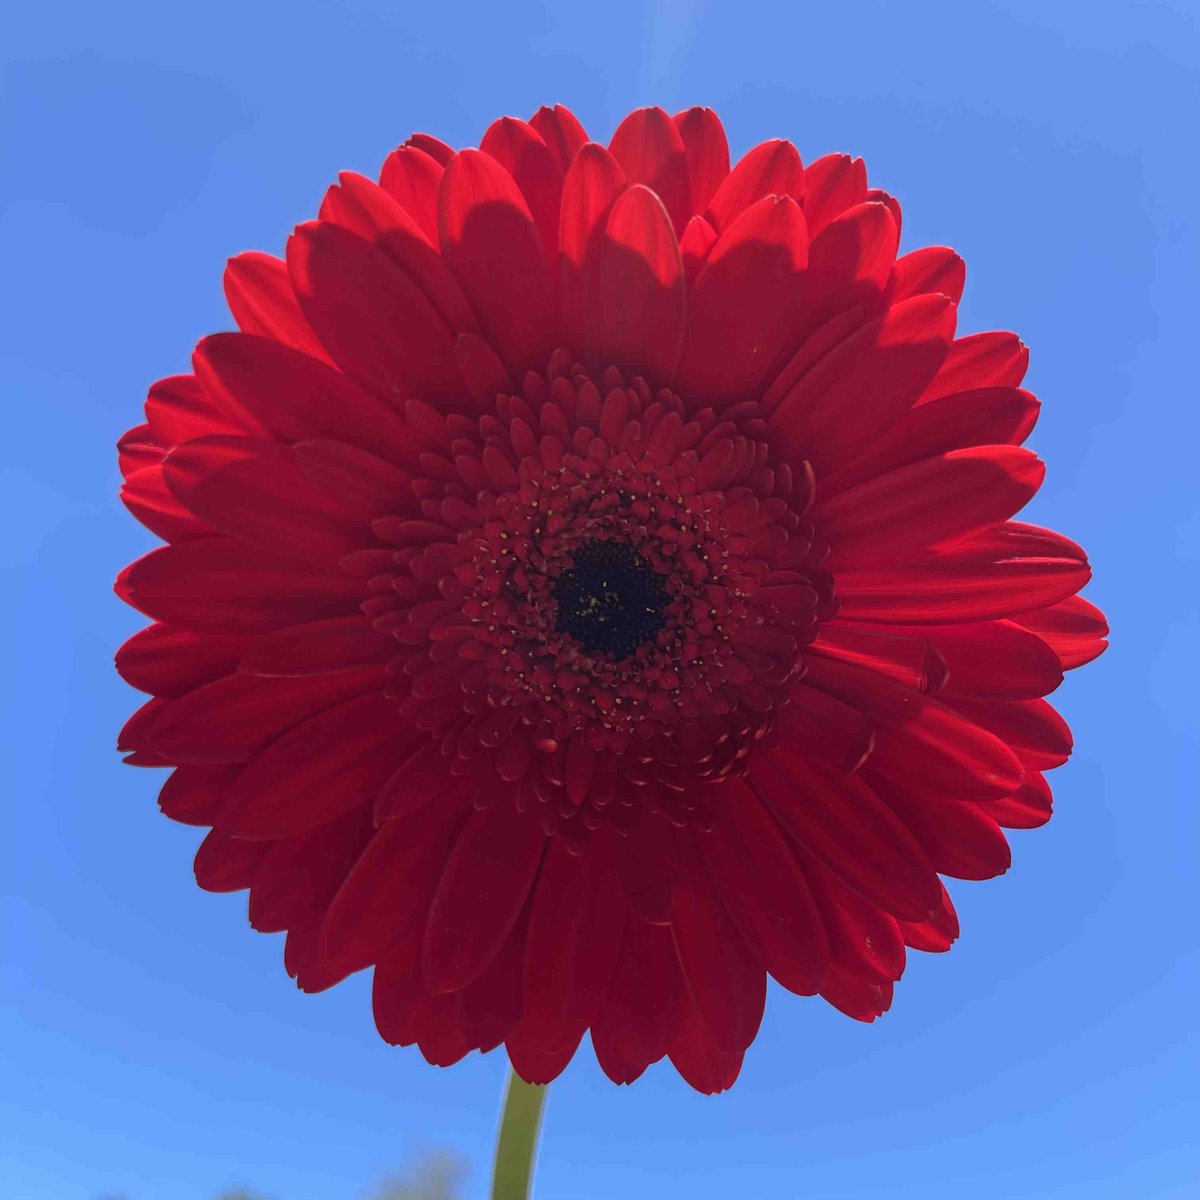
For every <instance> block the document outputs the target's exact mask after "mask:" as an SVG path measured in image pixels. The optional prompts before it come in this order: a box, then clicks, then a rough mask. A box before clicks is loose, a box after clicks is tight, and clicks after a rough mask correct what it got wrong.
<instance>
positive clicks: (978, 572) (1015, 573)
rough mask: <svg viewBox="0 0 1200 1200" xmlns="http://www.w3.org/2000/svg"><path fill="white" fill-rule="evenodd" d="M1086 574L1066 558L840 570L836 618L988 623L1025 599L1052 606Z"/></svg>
mask: <svg viewBox="0 0 1200 1200" xmlns="http://www.w3.org/2000/svg"><path fill="white" fill-rule="evenodd" d="M957 549H958V548H956V550H957ZM1090 576H1091V571H1090V570H1089V569H1088V566H1087V564H1086V563H1081V562H1077V561H1074V560H1072V559H1066V558H1013V559H1007V560H993V561H990V562H989V561H976V560H972V559H970V558H969V557H967V558H956V557H954V556H947V557H946V558H943V559H941V560H940V561H937V562H933V563H929V564H927V565H922V566H919V567H906V568H903V569H893V570H890V571H854V572H851V571H846V572H843V573H841V574H840V575H839V576H838V581H837V595H838V601H839V604H840V610H839V611H840V614H841V616H843V617H845V618H847V619H848V620H852V621H882V622H900V623H903V624H906V625H907V624H923V623H925V624H943V623H946V622H959V621H988V620H992V619H994V618H997V617H1009V616H1012V615H1013V614H1014V612H1018V611H1020V610H1021V609H1023V608H1027V607H1028V606H1029V604H1030V602H1033V603H1042V604H1053V603H1055V601H1058V600H1062V599H1063V598H1064V597H1066V596H1070V595H1073V594H1074V593H1075V592H1077V591H1079V589H1080V588H1081V587H1083V585H1084V584H1085V583H1087V581H1088V579H1089V578H1090Z"/></svg>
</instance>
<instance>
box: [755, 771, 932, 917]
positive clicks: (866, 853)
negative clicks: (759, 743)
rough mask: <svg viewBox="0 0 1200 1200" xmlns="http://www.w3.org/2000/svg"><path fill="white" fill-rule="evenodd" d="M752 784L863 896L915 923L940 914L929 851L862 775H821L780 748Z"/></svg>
mask: <svg viewBox="0 0 1200 1200" xmlns="http://www.w3.org/2000/svg"><path fill="white" fill-rule="evenodd" d="M750 779H751V784H752V786H753V787H754V790H755V791H756V792H757V793H758V794H759V795H760V796H761V797H762V799H763V800H764V801H765V802H766V803H767V806H768V807H769V808H770V809H771V811H772V812H774V814H775V815H776V817H778V818H779V820H780V822H781V823H782V824H783V826H784V828H785V829H786V830H787V831H788V832H789V833H790V834H791V835H792V836H793V837H794V838H795V839H796V840H797V841H798V842H799V843H800V845H801V846H803V847H804V848H805V849H806V850H807V851H808V852H809V853H810V854H813V855H814V856H815V857H817V858H818V859H820V860H821V862H822V863H824V864H825V866H827V867H828V868H829V869H830V870H831V871H833V872H834V873H835V874H836V875H837V876H838V877H839V878H840V879H842V880H843V881H844V882H845V883H846V884H847V885H848V886H850V887H852V888H853V889H854V890H855V891H856V892H858V893H859V894H860V895H861V896H863V897H865V898H866V899H867V900H870V901H871V902H872V903H873V904H877V905H879V907H880V908H882V909H884V910H885V911H887V912H889V913H891V914H892V915H893V916H897V917H907V918H909V919H913V920H922V919H924V918H925V917H926V916H928V914H929V913H931V912H933V910H934V909H935V908H936V906H937V895H938V881H937V876H936V875H935V874H934V871H933V867H932V866H931V865H930V863H929V860H928V859H927V858H926V856H925V853H924V851H923V850H922V849H921V847H920V845H919V844H918V843H917V841H916V840H915V839H914V838H913V836H912V835H911V834H910V833H909V832H908V830H907V829H906V828H905V827H904V825H903V823H902V822H901V821H900V820H899V818H898V817H897V816H896V815H895V813H893V812H892V810H891V809H890V808H888V806H887V805H886V804H885V803H884V802H883V801H882V800H880V798H879V797H878V796H877V795H876V794H875V793H874V792H873V791H872V790H871V788H870V787H868V786H867V784H866V783H865V782H864V781H863V780H862V779H861V778H860V777H859V776H857V775H843V776H838V777H833V776H830V775H826V774H825V773H824V772H818V771H817V770H815V769H814V768H813V767H812V766H810V765H809V764H808V763H806V762H805V761H803V760H802V759H801V758H800V757H799V756H797V755H795V754H792V753H791V752H790V750H789V749H788V748H786V747H782V748H781V749H780V750H777V751H776V752H775V754H774V755H773V756H771V757H770V758H767V757H765V756H760V757H759V759H756V760H755V761H754V763H753V766H752V773H751V776H750Z"/></svg>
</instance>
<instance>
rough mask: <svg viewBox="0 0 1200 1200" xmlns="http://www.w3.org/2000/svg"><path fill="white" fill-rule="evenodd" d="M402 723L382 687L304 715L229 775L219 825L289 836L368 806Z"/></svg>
mask: <svg viewBox="0 0 1200 1200" xmlns="http://www.w3.org/2000/svg"><path fill="white" fill-rule="evenodd" d="M402 728H403V723H402V721H401V718H400V713H399V711H398V709H397V706H396V704H395V701H392V700H389V699H387V698H386V697H385V696H384V695H383V693H382V692H375V693H371V694H368V695H365V696H358V697H356V698H355V699H353V700H348V701H346V702H345V703H344V704H339V705H337V706H336V707H334V708H330V709H327V710H326V711H324V712H321V713H318V714H317V715H316V716H313V717H310V718H309V719H308V720H307V721H304V722H303V723H302V724H300V725H297V726H296V727H295V728H294V729H291V730H289V731H288V732H287V733H285V734H284V735H283V736H282V737H281V738H279V739H278V740H277V741H275V742H273V743H272V744H271V745H270V746H268V747H267V748H266V749H264V750H263V751H261V752H260V753H259V754H258V755H256V756H255V757H254V758H253V759H252V760H251V761H250V763H249V764H248V765H247V767H246V769H245V770H244V771H243V772H242V773H241V775H239V776H238V777H237V779H236V780H234V782H233V785H232V786H231V787H230V788H229V790H228V792H227V793H226V796H225V805H224V807H223V808H222V810H221V817H220V821H219V822H218V824H219V826H220V828H222V829H224V830H225V831H226V832H227V833H231V834H233V835H235V836H237V837H252V838H281V837H294V836H295V835H296V834H299V833H305V832H307V831H308V830H309V829H312V828H314V827H315V826H317V825H321V824H324V823H325V822H326V821H332V820H333V819H334V818H335V817H340V816H341V815H342V814H343V813H344V812H347V811H349V810H350V809H351V808H356V807H358V806H359V805H370V804H371V803H372V801H373V800H374V798H375V793H376V792H377V791H378V790H379V788H380V787H382V785H383V783H384V781H385V780H386V779H387V777H388V776H389V775H390V774H391V773H392V771H393V770H394V769H395V750H394V743H395V741H396V738H397V736H398V734H399V732H400V731H401V730H402Z"/></svg>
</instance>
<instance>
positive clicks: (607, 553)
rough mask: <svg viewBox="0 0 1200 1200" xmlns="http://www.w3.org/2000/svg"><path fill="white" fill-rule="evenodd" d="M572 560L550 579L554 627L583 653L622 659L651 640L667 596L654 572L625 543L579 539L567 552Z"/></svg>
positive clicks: (663, 582) (662, 619)
mask: <svg viewBox="0 0 1200 1200" xmlns="http://www.w3.org/2000/svg"><path fill="white" fill-rule="evenodd" d="M571 558H572V560H573V562H574V565H573V566H571V567H568V568H567V570H565V571H563V573H562V574H561V575H560V576H559V577H558V579H557V580H556V581H555V584H554V588H553V590H552V593H551V594H552V595H553V597H554V599H555V602H556V603H557V605H558V618H557V620H556V622H555V629H557V630H558V632H559V633H565V634H569V635H570V636H571V637H573V638H575V639H576V641H578V642H579V644H580V645H581V646H582V647H583V648H584V650H586V651H587V652H588V653H589V654H611V655H612V656H613V658H615V659H622V658H628V657H629V655H631V654H632V653H633V652H634V651H635V650H636V649H637V648H638V647H639V646H640V645H642V644H643V643H644V642H650V641H653V640H654V639H655V638H656V637H657V636H658V633H659V630H661V629H662V627H663V625H664V624H665V622H666V617H665V616H664V615H663V609H664V608H665V607H666V606H667V603H668V601H669V600H670V596H669V595H668V594H667V587H666V585H667V578H666V576H665V575H660V574H659V573H658V572H657V571H655V570H654V568H653V567H652V566H651V565H650V564H649V563H648V562H647V561H646V560H645V559H644V558H643V557H642V556H641V555H640V554H638V552H637V551H636V550H634V548H633V547H632V546H630V545H628V544H627V543H625V542H615V541H599V540H594V541H589V542H584V543H583V544H582V545H580V546H579V548H578V549H577V550H575V551H574V553H573V554H572V555H571Z"/></svg>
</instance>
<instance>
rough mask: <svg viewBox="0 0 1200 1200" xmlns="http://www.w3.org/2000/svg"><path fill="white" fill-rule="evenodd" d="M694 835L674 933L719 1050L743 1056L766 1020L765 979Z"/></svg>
mask: <svg viewBox="0 0 1200 1200" xmlns="http://www.w3.org/2000/svg"><path fill="white" fill-rule="evenodd" d="M690 838H691V835H690V833H686V832H685V833H683V834H681V835H680V842H681V846H686V847H687V856H686V865H685V869H684V873H683V876H682V881H681V885H680V888H679V890H678V891H677V892H676V893H675V903H674V905H673V906H672V910H671V933H672V935H673V937H674V939H675V950H676V952H677V953H678V955H679V965H680V967H681V968H682V971H683V978H684V981H685V982H686V984H687V990H688V994H689V995H690V996H691V997H692V1000H693V1002H694V1003H695V1005H696V1008H697V1010H698V1012H699V1015H700V1018H701V1020H702V1021H703V1023H704V1025H705V1027H706V1028H707V1029H708V1031H709V1032H710V1033H711V1035H712V1038H713V1040H714V1041H715V1043H716V1044H717V1046H719V1047H721V1048H722V1049H723V1050H725V1051H728V1052H736V1051H738V1050H744V1049H745V1048H746V1047H747V1046H749V1045H750V1043H751V1042H752V1041H753V1040H754V1035H755V1034H756V1033H757V1032H758V1026H759V1022H760V1021H761V1020H762V1011H763V1003H764V1000H765V996H766V974H765V973H764V971H763V969H762V966H761V965H759V964H757V963H755V962H754V961H753V959H752V958H751V955H750V951H749V950H748V948H747V947H746V945H745V943H744V942H743V940H742V936H741V934H740V933H738V931H737V928H736V927H735V926H734V924H733V922H732V921H731V920H730V918H729V915H728V913H727V912H726V911H725V909H724V908H723V907H722V905H721V903H720V901H719V900H718V899H717V896H716V892H715V890H714V887H713V884H712V881H711V880H710V879H709V877H708V874H707V872H706V871H705V869H704V866H703V864H702V863H701V862H700V861H699V856H698V852H697V850H696V849H695V846H694V845H689V844H688V843H690Z"/></svg>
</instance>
